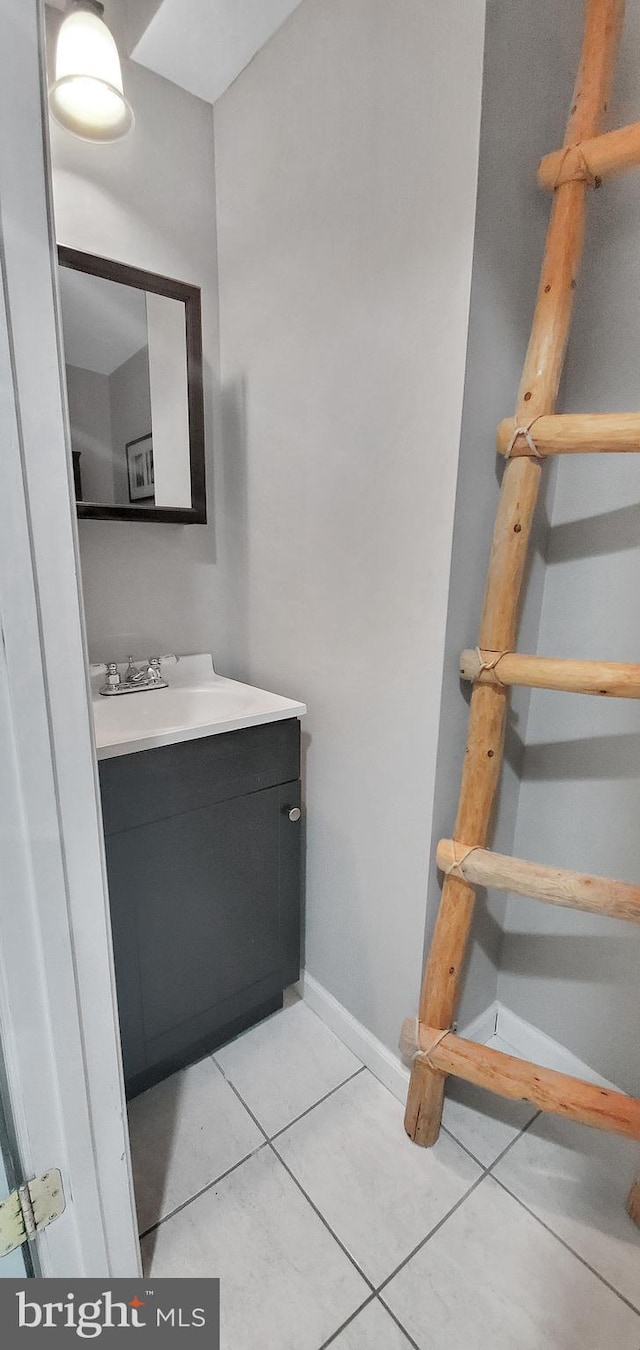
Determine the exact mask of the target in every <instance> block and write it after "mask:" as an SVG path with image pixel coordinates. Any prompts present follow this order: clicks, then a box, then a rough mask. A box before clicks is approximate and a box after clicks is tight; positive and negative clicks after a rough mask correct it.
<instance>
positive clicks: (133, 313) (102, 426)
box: [60, 267, 191, 506]
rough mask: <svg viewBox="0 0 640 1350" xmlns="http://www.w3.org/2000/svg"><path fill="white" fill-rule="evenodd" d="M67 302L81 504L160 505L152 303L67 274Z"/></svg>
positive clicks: (63, 274) (127, 290)
mask: <svg viewBox="0 0 640 1350" xmlns="http://www.w3.org/2000/svg"><path fill="white" fill-rule="evenodd" d="M60 296H61V303H62V326H63V331H64V351H65V367H66V373H67V395H68V399H69V419H70V422H71V448H72V453H73V468H74V478H75V485H76V498H77V499H78V501H84V502H104V503H107V504H109V505H114V506H115V505H117V504H120V505H122V506H128V505H130V503H132V502H136V503H139V504H140V505H143V504H144V505H146V506H155V503H156V498H155V488H154V477H153V423H152V416H151V384H150V370H149V334H148V318H147V296H146V295H145V292H144V291H137V290H134V289H133V288H132V287H131V286H121V285H120V284H119V283H118V282H116V281H105V280H104V279H103V278H102V277H92V276H88V275H87V273H86V272H73V271H71V269H70V268H67V267H63V268H61V269H60ZM168 303H169V304H173V305H175V304H177V303H178V302H177V301H175V300H170V301H168ZM183 346H184V344H183ZM185 450H186V455H185V459H186V462H187V463H188V447H183V454H184V453H185ZM169 504H173V503H169ZM175 504H176V505H186V506H190V505H191V501H190V500H188V501H185V502H183V503H175Z"/></svg>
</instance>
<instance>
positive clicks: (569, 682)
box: [460, 648, 640, 698]
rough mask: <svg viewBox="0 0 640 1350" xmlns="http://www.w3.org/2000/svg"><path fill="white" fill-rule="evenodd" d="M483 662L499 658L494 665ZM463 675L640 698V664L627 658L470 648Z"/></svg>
mask: <svg viewBox="0 0 640 1350" xmlns="http://www.w3.org/2000/svg"><path fill="white" fill-rule="evenodd" d="M483 662H486V663H487V664H490V663H491V662H495V665H494V666H493V667H492V668H491V669H486V666H485V668H483ZM460 676H461V678H462V679H463V680H469V681H471V682H472V683H478V684H494V685H501V684H503V685H514V684H515V685H524V686H525V687H526V688H528V689H557V690H560V691H561V692H562V693H565V694H596V695H600V697H602V698H640V665H630V664H629V665H628V664H625V662H624V661H580V660H576V661H569V660H564V659H562V660H561V659H557V658H556V657H554V656H525V655H524V654H523V653H520V652H504V653H503V654H502V655H500V653H499V652H489V651H482V652H481V651H480V650H479V649H475V650H472V649H471V648H468V649H466V650H465V651H463V652H461V653H460Z"/></svg>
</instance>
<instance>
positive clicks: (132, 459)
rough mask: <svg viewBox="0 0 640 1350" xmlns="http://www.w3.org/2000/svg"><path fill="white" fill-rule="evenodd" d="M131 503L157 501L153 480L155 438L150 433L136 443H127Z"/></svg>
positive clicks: (139, 438) (139, 437)
mask: <svg viewBox="0 0 640 1350" xmlns="http://www.w3.org/2000/svg"><path fill="white" fill-rule="evenodd" d="M127 475H128V480H129V501H130V502H142V501H155V484H154V478H153V438H152V435H151V432H150V431H149V432H148V433H147V435H146V436H138V437H137V439H136V440H135V441H127Z"/></svg>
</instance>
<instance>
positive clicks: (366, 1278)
mask: <svg viewBox="0 0 640 1350" xmlns="http://www.w3.org/2000/svg"><path fill="white" fill-rule="evenodd" d="M269 1148H270V1149H271V1151H272V1153H273V1155H274V1157H276V1158H277V1159H278V1162H279V1163H280V1165H281V1166H282V1167H284V1170H285V1172H286V1173H287V1175H288V1176H289V1177H290V1178H291V1180H292V1181H293V1182H294V1184H295V1185H296V1186H297V1187H298V1190H299V1191H300V1194H301V1195H303V1196H304V1198H305V1200H306V1201H307V1203H308V1204H309V1205H310V1206H311V1208H312V1210H313V1211H314V1213H315V1214H317V1216H318V1218H319V1219H320V1222H321V1223H323V1224H324V1226H325V1228H326V1230H327V1232H328V1233H330V1234H331V1236H332V1238H333V1240H334V1242H336V1243H337V1244H338V1246H339V1247H340V1249H341V1251H343V1252H344V1254H345V1256H346V1257H347V1258H348V1260H349V1261H350V1262H351V1265H352V1266H353V1267H354V1269H355V1270H357V1272H358V1275H359V1276H360V1278H361V1279H363V1280H364V1282H365V1284H366V1285H367V1287H368V1288H369V1289H370V1290H371V1292H372V1294H375V1293H377V1290H376V1287H375V1285H374V1283H373V1281H372V1280H370V1279H369V1276H368V1275H365V1273H364V1271H363V1270H362V1268H361V1267H360V1266H359V1265H358V1262H357V1261H356V1259H355V1257H354V1256H352V1255H351V1252H350V1251H349V1249H348V1248H347V1247H345V1245H344V1242H342V1241H341V1240H340V1238H339V1237H338V1235H337V1233H335V1232H334V1230H333V1228H332V1227H331V1225H330V1223H329V1222H328V1220H327V1219H325V1217H324V1214H322V1212H321V1211H320V1210H319V1209H318V1206H317V1205H316V1204H314V1202H313V1200H312V1199H311V1196H310V1195H308V1194H307V1192H306V1191H305V1189H304V1186H302V1185H301V1184H300V1182H299V1181H298V1178H297V1176H296V1175H295V1173H293V1172H292V1171H291V1168H290V1167H289V1166H288V1165H287V1163H286V1162H285V1160H284V1158H283V1157H281V1155H280V1154H279V1153H278V1150H277V1148H276V1146H275V1144H272V1143H271V1140H269Z"/></svg>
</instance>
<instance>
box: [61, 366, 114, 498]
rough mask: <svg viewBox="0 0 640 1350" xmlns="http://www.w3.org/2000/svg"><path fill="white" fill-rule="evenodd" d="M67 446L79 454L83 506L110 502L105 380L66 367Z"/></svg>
mask: <svg viewBox="0 0 640 1350" xmlns="http://www.w3.org/2000/svg"><path fill="white" fill-rule="evenodd" d="M66 372H67V397H68V400H69V420H70V422H71V445H72V447H73V449H74V450H79V451H80V475H81V478H82V496H83V500H84V501H85V502H110V501H113V450H112V438H111V400H110V396H109V376H108V375H99V374H98V373H97V371H94V370H83V369H82V367H80V366H67V367H66Z"/></svg>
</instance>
